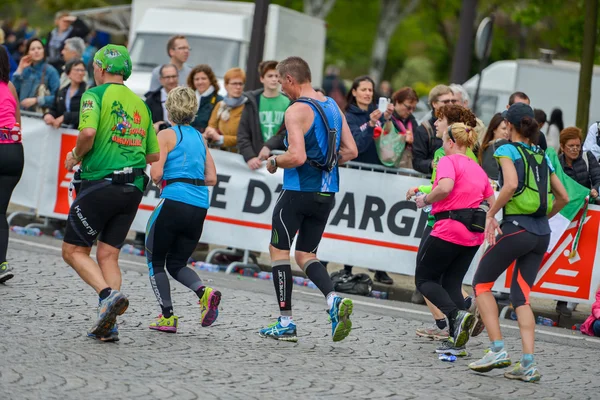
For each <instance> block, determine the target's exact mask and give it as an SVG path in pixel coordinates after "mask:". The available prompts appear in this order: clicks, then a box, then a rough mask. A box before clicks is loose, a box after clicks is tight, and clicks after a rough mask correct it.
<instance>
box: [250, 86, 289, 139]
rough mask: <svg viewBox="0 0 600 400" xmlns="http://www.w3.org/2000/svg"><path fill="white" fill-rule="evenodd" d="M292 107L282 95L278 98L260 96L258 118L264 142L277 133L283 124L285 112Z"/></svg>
mask: <svg viewBox="0 0 600 400" xmlns="http://www.w3.org/2000/svg"><path fill="white" fill-rule="evenodd" d="M289 105H290V99H288V98H287V97H285V96H284V95H282V94H281V93H280V94H279V95H278V96H277V97H265V96H264V95H262V94H261V95H260V103H259V105H258V116H259V119H260V130H261V133H262V136H263V140H264V141H265V142H266V141H267V140H269V139H270V138H271V137H273V135H275V134H276V133H277V131H278V130H279V127H280V126H281V124H282V122H283V117H284V115H285V110H286V109H287V108H288V106H289Z"/></svg>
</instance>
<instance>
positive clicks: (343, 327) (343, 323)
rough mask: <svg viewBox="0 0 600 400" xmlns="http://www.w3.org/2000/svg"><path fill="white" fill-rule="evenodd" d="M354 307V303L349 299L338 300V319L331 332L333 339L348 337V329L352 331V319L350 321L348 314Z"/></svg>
mask: <svg viewBox="0 0 600 400" xmlns="http://www.w3.org/2000/svg"><path fill="white" fill-rule="evenodd" d="M353 309H354V303H352V300H351V299H342V301H341V302H340V308H339V310H338V316H339V321H338V324H337V326H336V327H335V331H334V332H333V341H334V342H339V341H342V340H344V339H346V338H347V337H348V335H349V334H350V331H352V321H350V315H351V314H352V310H353Z"/></svg>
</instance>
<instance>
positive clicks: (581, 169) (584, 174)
mask: <svg viewBox="0 0 600 400" xmlns="http://www.w3.org/2000/svg"><path fill="white" fill-rule="evenodd" d="M587 159H588V162H589V168H588V165H587V164H586V163H585V160H584V159H583V152H581V153H579V157H577V159H576V160H575V161H573V165H572V166H570V167H569V166H568V165H567V163H566V162H565V155H564V154H561V155H559V156H558V160H559V161H560V165H561V166H562V168H563V170H564V171H565V173H566V174H567V175H568V176H570V177H571V178H573V180H574V181H576V182H577V183H579V184H580V185H582V186H585V187H586V188H589V189H596V191H598V190H599V189H598V187H600V164H598V160H596V157H594V154H592V152H591V151H588V152H587Z"/></svg>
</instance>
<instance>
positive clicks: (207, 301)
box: [198, 287, 221, 327]
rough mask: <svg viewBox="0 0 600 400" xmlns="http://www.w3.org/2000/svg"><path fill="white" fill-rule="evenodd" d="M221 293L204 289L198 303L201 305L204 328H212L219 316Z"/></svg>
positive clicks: (207, 288) (201, 319)
mask: <svg viewBox="0 0 600 400" xmlns="http://www.w3.org/2000/svg"><path fill="white" fill-rule="evenodd" d="M220 302H221V292H219V291H218V290H213V289H212V288H209V287H206V288H204V294H203V295H202V298H201V299H200V301H199V302H198V304H200V315H201V316H200V324H201V325H202V326H204V327H206V326H211V325H212V324H213V323H214V322H215V321H216V320H217V317H218V316H219V303H220Z"/></svg>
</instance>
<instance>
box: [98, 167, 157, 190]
mask: <svg viewBox="0 0 600 400" xmlns="http://www.w3.org/2000/svg"><path fill="white" fill-rule="evenodd" d="M139 176H144V177H145V178H144V187H146V185H147V184H148V182H146V180H148V181H149V178H148V175H146V171H145V169H144V168H132V167H127V168H123V169H122V170H121V171H115V172H113V173H112V174H109V175H106V176H105V177H104V179H111V180H112V183H113V184H114V185H126V184H128V183H134V182H135V178H137V177H139Z"/></svg>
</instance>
